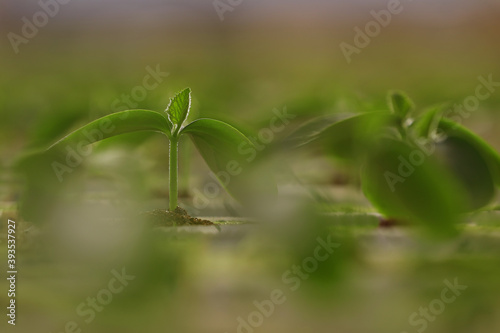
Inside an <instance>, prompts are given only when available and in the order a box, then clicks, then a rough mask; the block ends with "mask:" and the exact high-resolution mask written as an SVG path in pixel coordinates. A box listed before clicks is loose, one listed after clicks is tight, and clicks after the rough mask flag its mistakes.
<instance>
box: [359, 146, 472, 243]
mask: <svg viewBox="0 0 500 333" xmlns="http://www.w3.org/2000/svg"><path fill="white" fill-rule="evenodd" d="M416 152H417V148H416V147H412V146H410V145H408V144H406V143H404V142H402V141H397V140H392V139H382V140H380V141H379V144H378V147H375V149H373V150H372V152H371V154H370V156H369V158H368V160H367V163H366V164H365V165H364V167H363V171H362V175H361V183H362V186H363V192H364V194H365V196H366V197H367V198H368V199H369V200H370V202H371V203H372V204H373V205H374V206H375V207H376V208H377V209H378V211H379V212H381V213H382V214H384V215H385V216H387V217H391V218H397V219H400V220H409V221H412V222H416V223H418V224H420V225H422V226H425V227H426V228H427V229H428V230H429V231H431V232H433V233H435V234H438V235H451V234H453V233H454V229H455V225H456V223H457V222H458V221H459V214H460V211H461V208H462V207H463V204H464V203H465V193H463V191H462V189H461V188H460V187H459V185H458V184H457V183H456V182H455V180H454V179H453V177H452V176H451V175H450V174H449V173H448V171H447V170H446V169H445V168H443V167H442V166H441V165H440V164H439V163H438V162H437V161H436V160H435V159H434V158H433V156H429V157H423V158H422V159H420V160H418V165H417V164H413V163H412V162H411V161H412V155H414V154H415V153H416ZM421 155H423V153H422V154H421Z"/></svg>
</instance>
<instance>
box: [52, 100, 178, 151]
mask: <svg viewBox="0 0 500 333" xmlns="http://www.w3.org/2000/svg"><path fill="white" fill-rule="evenodd" d="M171 129H172V124H171V123H170V122H169V121H168V120H167V119H166V118H165V117H164V116H162V115H161V114H160V113H158V112H154V111H148V110H128V111H121V112H117V113H112V114H110V115H107V116H104V117H102V118H99V119H97V120H94V121H93V122H91V123H89V124H87V125H85V126H83V127H80V128H79V129H77V130H75V131H73V132H71V133H70V134H68V135H66V136H65V137H64V138H62V139H61V140H59V141H57V142H56V143H54V144H53V145H52V146H50V147H49V148H48V150H51V149H54V148H57V147H61V146H62V145H68V144H69V145H72V144H82V145H86V144H91V143H94V142H97V141H101V140H104V139H107V138H110V137H113V136H116V135H120V134H126V133H132V132H139V131H154V132H160V133H163V134H165V135H167V136H170V131H171Z"/></svg>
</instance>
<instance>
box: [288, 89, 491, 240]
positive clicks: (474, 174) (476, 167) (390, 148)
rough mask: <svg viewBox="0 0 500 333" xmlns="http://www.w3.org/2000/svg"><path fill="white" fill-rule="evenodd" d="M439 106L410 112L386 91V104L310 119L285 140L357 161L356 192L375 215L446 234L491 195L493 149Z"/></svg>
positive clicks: (404, 100) (400, 96)
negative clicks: (382, 107)
mask: <svg viewBox="0 0 500 333" xmlns="http://www.w3.org/2000/svg"><path fill="white" fill-rule="evenodd" d="M443 110H444V107H443V106H436V107H431V108H429V109H427V110H424V111H422V112H420V113H417V112H416V109H415V106H414V103H413V102H412V101H411V100H410V99H409V98H408V97H407V96H406V95H405V94H404V93H402V92H390V93H389V95H388V107H387V109H386V110H382V111H372V112H366V113H360V114H354V115H351V116H342V117H340V118H339V117H332V116H328V117H324V118H322V119H314V120H312V121H311V122H309V123H307V124H304V125H303V126H302V127H300V128H299V129H297V130H296V131H295V133H293V134H292V135H291V136H290V138H289V142H290V143H291V144H293V145H294V146H301V145H305V146H306V147H307V148H308V149H310V148H311V145H315V146H317V147H321V148H322V149H323V150H324V151H325V153H326V154H328V155H331V156H333V157H335V158H336V159H340V160H343V161H344V162H347V163H350V164H352V165H356V166H359V167H360V174H361V184H362V189H363V192H364V194H365V196H366V197H367V198H368V199H369V200H370V202H371V203H372V204H373V206H374V207H375V208H376V209H377V210H378V211H379V212H380V213H382V214H383V215H385V216H387V217H389V218H395V219H399V220H404V221H408V220H410V221H411V222H417V223H419V224H422V225H425V226H426V227H427V228H428V229H429V230H431V231H433V232H435V233H438V234H445V235H447V234H451V233H453V231H454V230H455V226H456V224H457V222H458V221H459V220H460V217H461V214H462V213H465V212H470V211H474V210H477V209H480V208H482V207H484V206H486V205H488V204H489V203H490V202H491V201H492V200H493V198H494V197H495V191H496V189H495V186H500V156H499V154H498V153H497V152H496V151H495V150H494V149H493V148H492V147H491V146H490V145H489V144H488V143H486V142H485V141H484V140H483V139H481V138H480V137H478V136H477V135H475V134H474V133H472V132H471V131H469V130H468V129H466V128H465V127H463V126H461V125H460V124H458V123H456V122H453V121H452V120H450V119H447V118H445V117H443Z"/></svg>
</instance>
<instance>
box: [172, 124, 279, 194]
mask: <svg viewBox="0 0 500 333" xmlns="http://www.w3.org/2000/svg"><path fill="white" fill-rule="evenodd" d="M181 134H188V135H189V136H190V137H191V139H192V140H193V143H194V145H195V146H196V148H197V149H198V151H199V152H200V154H201V156H202V157H203V159H204V160H205V162H206V163H207V165H208V167H209V168H210V170H212V172H213V173H214V174H215V175H216V176H217V178H218V179H219V180H220V182H221V184H222V185H223V186H224V188H226V190H228V192H229V193H230V194H232V195H233V197H235V198H236V199H238V200H240V201H242V200H243V199H244V198H245V195H246V194H248V193H249V192H252V191H251V189H250V187H255V186H252V185H255V184H251V182H252V179H253V178H252V176H251V175H252V168H251V167H250V163H251V162H253V159H254V158H255V155H248V154H247V153H246V152H248V151H254V152H256V149H255V146H254V144H253V143H252V141H250V140H249V139H248V138H247V137H246V136H245V135H244V134H243V133H241V132H240V131H238V130H237V129H236V128H234V127H233V126H231V125H229V124H227V123H225V122H223V121H220V120H215V119H208V118H202V119H198V120H195V121H193V122H192V123H190V124H189V125H187V126H186V127H184V128H183V129H182V131H181ZM265 176H266V175H262V177H261V178H265ZM266 185H270V184H269V183H268V184H266ZM245 187H246V188H245Z"/></svg>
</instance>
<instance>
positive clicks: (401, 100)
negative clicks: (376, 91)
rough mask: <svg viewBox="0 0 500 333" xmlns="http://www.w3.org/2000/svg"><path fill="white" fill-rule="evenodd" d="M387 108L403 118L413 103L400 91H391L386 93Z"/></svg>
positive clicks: (413, 106)
mask: <svg viewBox="0 0 500 333" xmlns="http://www.w3.org/2000/svg"><path fill="white" fill-rule="evenodd" d="M388 104H389V109H390V110H391V112H392V113H394V114H396V115H399V116H400V117H401V118H405V117H406V116H407V115H408V114H409V113H410V112H411V111H413V109H415V105H414V104H413V102H412V100H411V99H410V98H409V97H408V96H407V95H406V94H405V93H403V92H401V91H391V92H389V95H388Z"/></svg>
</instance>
